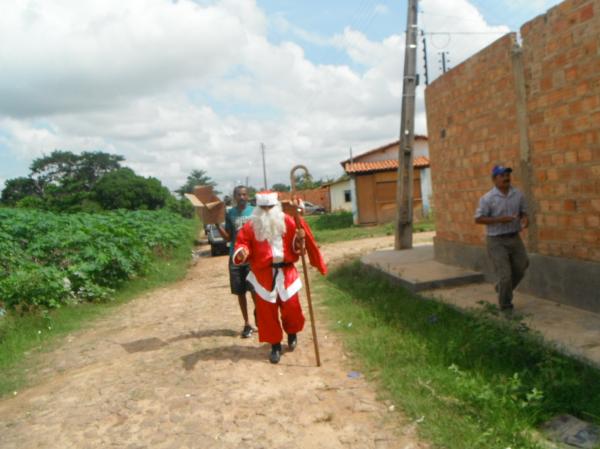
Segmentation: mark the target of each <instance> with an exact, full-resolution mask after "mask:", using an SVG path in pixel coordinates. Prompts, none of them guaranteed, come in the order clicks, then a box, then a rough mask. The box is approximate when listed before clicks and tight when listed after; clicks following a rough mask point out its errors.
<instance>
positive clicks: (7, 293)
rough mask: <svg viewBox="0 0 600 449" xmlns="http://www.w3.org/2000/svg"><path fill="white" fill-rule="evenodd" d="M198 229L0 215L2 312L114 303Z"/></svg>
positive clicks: (173, 220)
mask: <svg viewBox="0 0 600 449" xmlns="http://www.w3.org/2000/svg"><path fill="white" fill-rule="evenodd" d="M191 227H193V221H191V220H185V219H183V218H181V217H180V216H177V215H175V214H172V213H169V212H163V211H161V212H150V211H135V212H127V211H116V212H107V213H103V214H85V213H79V214H55V213H52V212H43V211H37V210H26V209H8V208H3V209H0V253H2V259H0V305H1V304H2V303H3V304H4V307H6V308H8V309H14V310H18V311H22V312H27V311H35V310H38V309H44V308H57V307H60V306H62V305H65V304H73V303H78V302H84V301H98V300H104V299H107V298H108V297H110V295H111V294H112V292H113V290H114V289H115V288H118V287H119V286H120V285H121V284H122V283H123V282H124V281H126V280H130V279H133V278H135V277H138V276H140V275H143V274H146V273H147V270H148V267H149V265H150V263H151V261H152V255H153V254H157V255H163V254H164V255H168V254H169V253H170V252H171V251H172V250H173V248H175V247H177V246H178V245H180V244H181V241H182V237H183V236H187V235H188V234H189V230H190V228H191ZM184 238H185V237H184Z"/></svg>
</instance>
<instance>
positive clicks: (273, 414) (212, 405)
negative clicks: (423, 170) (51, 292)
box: [0, 234, 431, 449]
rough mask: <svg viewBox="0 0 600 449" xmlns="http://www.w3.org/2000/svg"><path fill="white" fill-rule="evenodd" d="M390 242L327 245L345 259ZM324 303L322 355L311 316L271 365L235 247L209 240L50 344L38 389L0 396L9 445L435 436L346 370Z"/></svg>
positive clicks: (315, 442)
mask: <svg viewBox="0 0 600 449" xmlns="http://www.w3.org/2000/svg"><path fill="white" fill-rule="evenodd" d="M430 239H431V234H421V235H419V236H418V237H417V238H416V241H417V242H418V241H423V240H430ZM392 243H393V240H392V238H391V237H383V238H373V239H366V240H360V241H352V242H344V243H338V244H332V245H328V246H327V247H325V248H324V252H325V254H326V257H327V258H328V260H330V261H331V262H336V261H340V260H342V259H344V258H349V257H355V256H356V255H358V254H359V253H361V252H365V251H369V250H373V249H376V248H385V247H389V246H391V245H392ZM302 300H303V301H304V298H303V299H302ZM314 300H315V303H316V313H317V325H318V335H319V342H320V348H321V359H322V362H323V366H322V367H321V368H316V367H315V364H314V353H313V346H312V340H311V337H310V326H309V325H308V323H307V328H306V329H305V331H304V332H303V333H301V334H300V336H299V345H298V348H297V349H296V351H295V352H293V353H285V352H284V355H283V357H282V360H281V362H280V363H279V365H272V364H270V363H269V362H268V360H267V356H268V353H269V346H268V345H260V344H259V343H258V340H257V338H256V337H253V338H250V339H246V340H244V339H241V338H240V337H239V331H240V330H241V324H242V322H241V316H240V312H239V309H238V306H237V301H236V299H235V297H234V296H232V295H231V294H230V293H229V286H228V277H227V258H226V257H217V258H211V257H209V256H208V252H207V251H204V253H203V256H202V257H200V258H199V259H198V260H197V262H196V264H195V265H194V266H193V267H191V268H190V270H189V272H188V274H187V276H186V278H185V279H184V280H183V281H181V282H178V283H176V284H173V285H171V286H169V287H167V288H163V289H159V290H155V291H153V292H150V293H148V294H146V295H144V296H142V297H140V298H137V299H136V300H134V301H131V302H130V303H128V304H125V305H123V306H122V307H119V308H118V309H116V310H115V311H114V312H113V313H111V315H110V316H108V317H106V318H103V319H101V320H98V321H96V322H94V323H93V324H92V325H91V326H89V327H88V328H87V329H86V330H85V331H81V332H78V333H74V334H72V335H69V336H67V337H66V339H65V340H64V343H63V344H62V345H61V346H60V347H58V348H57V349H55V350H53V351H51V352H49V353H45V354H42V355H40V356H39V358H40V359H41V360H38V361H37V363H36V366H38V369H36V373H35V375H34V378H33V379H32V382H31V385H32V386H31V387H30V388H28V389H25V390H23V391H19V392H17V394H16V395H14V396H13V397H9V398H6V399H4V400H2V401H0V448H2V449H9V448H10V449H12V448H14V449H30V448H60V449H67V448H77V449H82V448H110V447H116V448H127V449H135V448H153V449H154V448H172V449H184V448H250V449H251V448H265V449H266V448H269V449H271V448H281V449H283V448H290V449H291V448H375V449H384V448H401V449H416V448H425V447H428V446H427V445H426V444H425V443H422V442H419V441H418V439H417V437H416V427H415V426H416V424H414V423H411V422H409V421H408V420H407V419H405V418H404V417H403V416H402V415H401V413H399V412H398V411H397V410H395V409H394V406H393V404H391V403H389V402H381V401H378V400H377V399H376V393H375V389H374V387H373V386H372V385H370V384H369V383H367V382H366V381H365V380H364V379H363V377H362V376H360V377H358V378H352V377H349V376H348V373H349V372H350V371H351V370H352V369H353V366H352V365H351V363H350V361H349V359H348V358H347V356H346V354H345V353H344V350H343V347H342V345H341V342H340V341H339V339H338V337H337V336H336V335H334V334H332V333H331V332H330V331H329V330H328V328H327V323H326V322H325V317H324V314H323V310H322V309H321V308H320V306H319V298H318V297H315V298H314ZM307 315H308V313H307Z"/></svg>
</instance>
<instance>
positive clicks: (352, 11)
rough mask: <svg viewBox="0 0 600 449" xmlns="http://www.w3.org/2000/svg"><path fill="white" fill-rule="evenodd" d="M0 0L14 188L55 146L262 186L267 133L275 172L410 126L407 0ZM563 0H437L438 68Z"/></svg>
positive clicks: (1, 114) (433, 65) (147, 167)
mask: <svg viewBox="0 0 600 449" xmlns="http://www.w3.org/2000/svg"><path fill="white" fill-rule="evenodd" d="M0 3H1V5H2V13H1V14H0V67H2V70H1V71H0V188H1V187H2V186H3V183H4V181H5V180H6V179H10V178H14V177H17V176H25V175H27V174H28V173H29V170H28V167H29V165H30V163H31V161H32V160H33V159H35V158H37V157H40V156H42V155H44V154H48V153H50V152H52V151H53V150H54V149H62V150H69V151H73V152H76V153H78V152H81V151H93V150H100V151H105V152H110V153H118V154H122V155H124V156H125V158H126V165H128V166H130V167H132V168H133V169H134V170H135V171H136V172H138V173H139V174H142V175H144V176H155V177H157V178H159V179H160V180H161V181H162V182H163V183H164V184H165V185H167V186H169V187H170V188H172V189H174V188H177V187H178V186H180V185H181V184H183V183H184V181H185V178H186V176H187V175H188V174H189V173H190V172H191V170H193V169H204V170H206V171H207V172H208V174H209V175H210V176H211V177H212V178H214V179H215V180H216V181H217V182H218V184H219V188H220V189H221V190H223V191H228V190H229V189H231V188H232V187H233V185H234V184H235V183H239V182H240V181H245V179H246V177H248V179H249V182H250V184H251V185H255V186H257V187H260V186H261V185H262V168H261V159H260V143H261V142H263V143H264V145H265V147H266V161H267V176H268V183H269V185H271V184H273V183H276V182H285V183H289V175H288V174H289V170H290V168H291V167H292V166H293V165H295V164H298V163H303V164H305V165H307V166H308V168H309V169H310V170H311V171H312V172H313V175H314V176H315V177H317V178H319V177H324V176H328V177H337V176H339V175H341V174H342V172H341V167H340V164H339V162H340V161H341V160H343V159H345V158H346V157H347V156H348V153H349V148H350V147H352V148H353V151H354V154H358V153H360V152H363V151H366V150H368V149H370V148H373V147H375V146H379V145H383V144H386V143H388V142H390V141H393V140H395V139H397V138H398V130H399V123H400V118H399V110H400V101H401V100H400V99H401V91H402V68H403V61H404V59H403V58H404V28H405V26H406V14H405V13H406V11H405V10H406V0H403V1H398V0H396V1H392V0H327V1H317V0H220V1H209V0H204V1H203V0H196V1H193V0H52V1H47V0H0ZM556 3H558V1H557V0H422V1H421V2H420V7H419V9H420V14H419V25H420V27H421V28H422V29H423V30H424V31H425V32H426V33H431V34H427V45H428V57H429V71H430V78H435V77H437V76H438V75H439V73H440V68H439V66H440V64H439V62H438V60H439V53H440V52H442V51H446V52H448V56H449V60H450V66H451V67H452V66H455V65H457V64H458V63H460V61H462V60H464V59H465V58H467V57H468V56H469V55H472V54H473V53H475V52H477V51H478V50H480V49H482V48H483V47H485V46H486V45H487V44H489V43H491V42H492V41H494V40H495V39H497V38H499V37H500V36H501V35H502V34H503V33H505V32H508V31H516V30H518V29H519V26H520V25H521V24H522V23H524V22H526V21H527V20H530V19H532V18H533V17H535V16H536V15H538V14H541V13H543V12H545V10H546V9H547V8H548V7H551V6H553V5H555V4H556ZM436 33H438V34H436ZM465 33H469V34H465ZM472 33H481V34H472ZM421 55H422V50H421V48H419V57H420V58H421ZM419 70H420V71H421V72H422V59H420V61H419ZM422 96H423V88H422V87H420V88H419V103H418V107H417V113H418V117H417V122H416V123H417V129H416V131H417V132H418V133H426V122H425V114H424V107H423V100H422Z"/></svg>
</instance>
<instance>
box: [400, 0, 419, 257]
mask: <svg viewBox="0 0 600 449" xmlns="http://www.w3.org/2000/svg"><path fill="white" fill-rule="evenodd" d="M417 7H418V0H408V13H407V17H406V49H405V52H404V81H403V84H402V115H401V118H400V145H399V150H398V180H397V186H396V189H397V190H396V209H397V213H396V235H395V240H394V248H395V249H397V250H398V249H408V248H412V220H413V211H412V194H413V152H412V149H413V146H414V140H415V93H416V89H417V35H418V28H417Z"/></svg>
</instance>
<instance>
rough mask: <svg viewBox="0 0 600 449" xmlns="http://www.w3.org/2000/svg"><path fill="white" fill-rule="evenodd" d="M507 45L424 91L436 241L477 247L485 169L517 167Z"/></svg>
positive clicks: (508, 41) (480, 239)
mask: <svg viewBox="0 0 600 449" xmlns="http://www.w3.org/2000/svg"><path fill="white" fill-rule="evenodd" d="M513 45H514V35H508V36H505V37H503V38H502V39H500V40H498V41H496V42H495V43H494V44H492V45H491V46H489V47H488V48H486V49H485V50H484V51H482V52H480V53H478V54H476V55H475V56H473V57H471V58H470V59H468V60H467V61H466V62H464V63H463V64H460V65H459V66H457V67H456V68H455V69H453V70H451V71H450V72H448V73H447V74H446V75H444V76H443V77H440V78H438V79H437V80H436V81H434V82H433V83H432V84H431V85H430V86H429V87H428V88H427V91H426V104H427V123H428V128H429V135H428V137H429V155H430V159H431V177H432V183H433V198H434V199H433V204H434V205H435V211H434V213H435V217H436V233H437V238H438V239H443V240H450V241H457V242H463V243H468V244H483V232H482V231H483V228H482V227H480V226H476V225H475V224H474V222H473V216H474V214H475V208H476V205H477V202H478V200H479V197H480V196H481V195H482V194H483V193H485V192H486V191H487V190H489V189H490V187H491V180H490V171H491V167H492V166H493V165H494V163H496V162H503V163H505V164H508V165H512V166H513V167H516V166H517V165H518V164H517V161H518V157H519V132H518V127H517V121H516V93H515V83H514V76H513V71H512V63H511V49H512V47H513ZM490 86H493V88H490ZM443 133H445V136H444V134H443Z"/></svg>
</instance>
